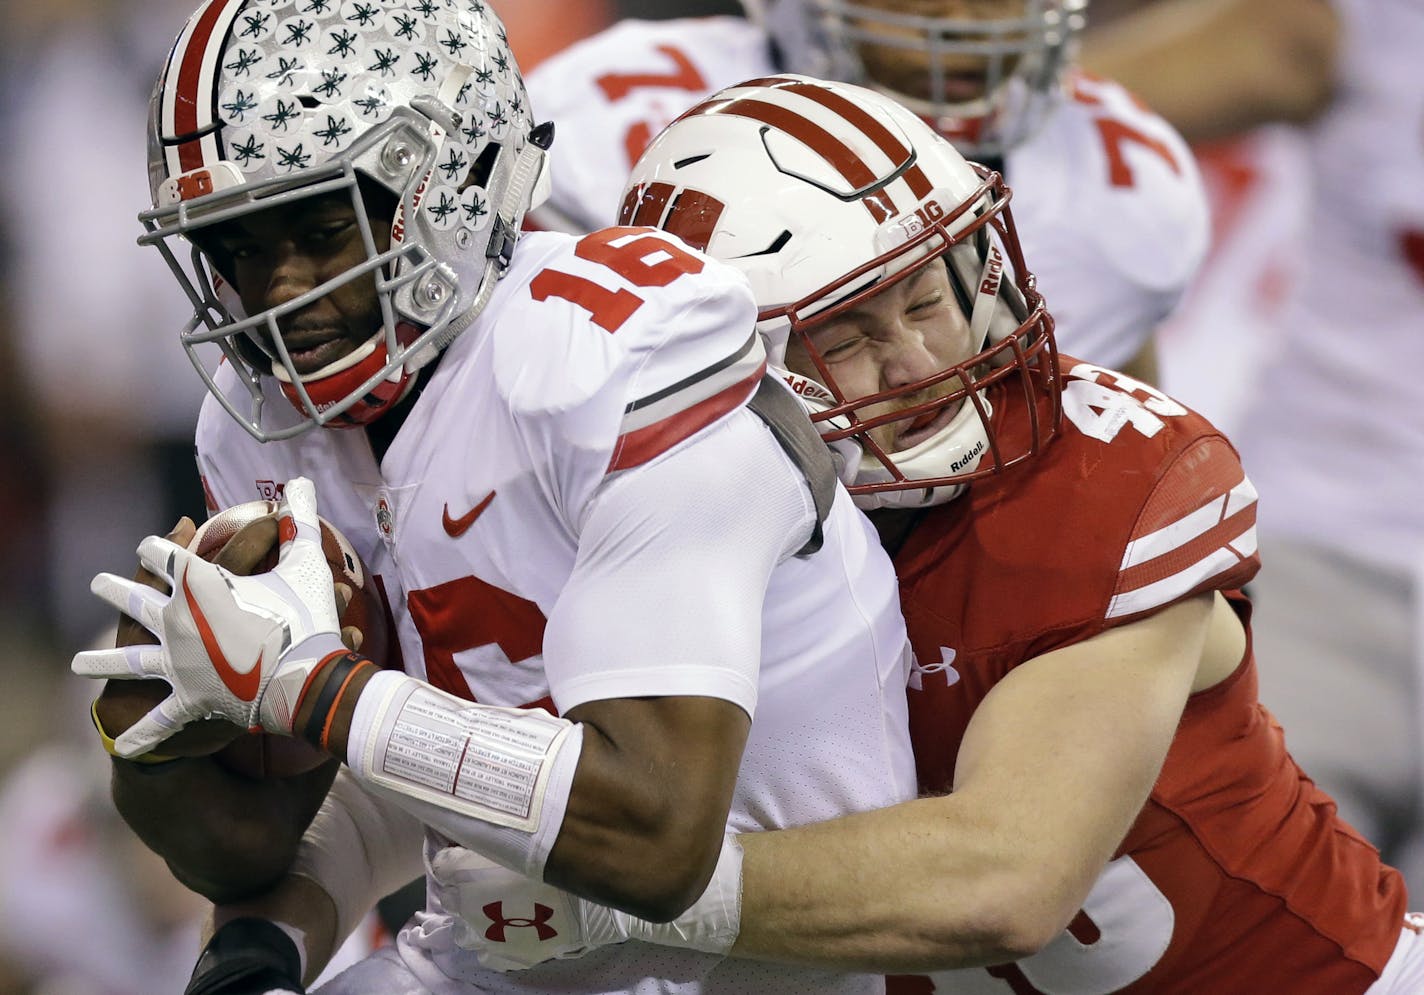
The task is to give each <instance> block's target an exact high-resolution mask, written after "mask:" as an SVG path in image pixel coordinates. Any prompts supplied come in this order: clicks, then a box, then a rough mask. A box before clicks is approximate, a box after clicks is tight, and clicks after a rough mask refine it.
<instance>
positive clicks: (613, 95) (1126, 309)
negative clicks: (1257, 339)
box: [529, 0, 1208, 380]
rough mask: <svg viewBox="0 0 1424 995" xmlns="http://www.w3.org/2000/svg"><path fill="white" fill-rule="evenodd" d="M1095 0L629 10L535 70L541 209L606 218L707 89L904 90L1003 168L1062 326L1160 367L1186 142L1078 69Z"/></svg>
mask: <svg viewBox="0 0 1424 995" xmlns="http://www.w3.org/2000/svg"><path fill="white" fill-rule="evenodd" d="M1086 6H1087V4H1086V0H977V2H974V3H967V2H963V0H933V2H929V3H924V2H910V0H867V2H864V3H846V2H842V0H766V2H762V0H748V3H747V9H748V18H747V19H746V20H743V19H740V18H735V17H721V18H712V19H696V20H692V19H688V20H672V21H653V22H641V21H624V22H621V23H619V24H616V25H614V26H613V27H612V28H610V29H608V30H607V31H605V32H603V33H601V34H599V35H597V36H595V37H593V38H591V39H587V40H585V41H582V42H579V43H577V44H575V45H573V46H571V47H570V48H568V49H566V50H565V51H564V52H562V53H560V54H559V55H557V56H555V57H554V58H552V59H550V60H548V61H547V62H546V63H544V64H543V65H541V66H540V67H539V68H538V69H537V70H536V71H535V72H533V73H531V74H530V77H529V87H530V93H531V96H532V98H533V100H534V102H535V104H536V105H537V106H538V107H539V108H540V113H541V114H543V115H546V116H548V117H550V118H552V119H553V120H554V122H555V125H556V128H557V130H558V133H559V135H560V143H561V145H562V146H563V148H561V150H560V152H561V154H556V155H555V156H554V157H553V160H552V161H553V170H554V193H553V195H552V196H551V198H550V199H549V201H548V202H546V204H545V205H544V206H543V207H541V208H540V209H538V210H536V211H535V212H534V213H533V215H532V218H533V221H534V222H535V223H537V224H539V225H542V226H544V227H549V228H558V229H564V230H572V231H584V230H588V229H591V228H597V227H600V226H602V225H605V224H608V223H610V222H611V221H612V220H613V219H614V217H615V212H616V211H617V209H618V198H619V194H620V191H621V190H622V186H623V179H624V175H625V171H626V169H627V167H628V166H629V165H630V164H631V163H632V162H633V161H634V160H635V159H636V158H637V157H638V155H639V154H640V153H641V152H642V150H643V148H644V147H645V146H646V145H647V143H648V141H649V140H650V139H651V138H652V136H653V135H655V134H657V133H658V131H659V130H660V129H661V128H662V127H663V126H664V125H665V124H667V123H668V122H669V121H671V120H672V119H673V118H675V117H676V116H677V115H678V114H680V113H682V112H683V111H684V110H686V109H687V108H688V107H690V106H692V104H694V103H696V102H697V101H698V100H700V99H702V98H703V97H705V96H706V95H707V94H709V93H711V92H712V91H714V90H717V89H719V88H721V87H723V86H726V85H728V84H730V83H734V82H738V81H740V80H745V79H753V78H756V77H759V76H766V75H770V74H772V73H775V72H779V71H783V70H787V71H791V72H803V73H808V74H810V75H813V76H818V77H824V78H830V79H840V80H846V81H849V82H853V83H864V84H866V85H868V86H871V87H873V88H875V89H878V90H881V91H882V92H885V93H887V94H889V95H890V96H892V97H894V98H896V99H898V100H900V101H902V102H903V103H905V104H906V105H907V106H909V107H910V108H912V109H913V110H914V111H915V112H916V113H918V114H920V115H921V116H922V117H923V118H924V119H925V120H926V121H927V122H928V123H929V124H930V125H931V126H932V127H934V128H936V129H937V130H938V131H940V133H941V134H944V135H945V136H946V137H948V138H949V139H950V140H951V141H953V142H954V143H955V145H956V147H957V148H958V149H959V150H960V152H961V153H963V154H964V155H965V156H966V157H967V158H970V159H973V160H976V161H980V162H986V163H988V164H990V165H991V166H993V167H994V168H996V169H1000V170H1001V171H1002V172H1003V174H1004V175H1005V177H1006V178H1007V180H1008V181H1009V182H1010V183H1011V184H1012V185H1013V187H1014V189H1015V191H1017V192H1016V194H1015V197H1016V200H1015V203H1014V211H1015V214H1016V215H1017V217H1018V218H1019V219H1020V222H1021V223H1022V227H1023V231H1024V233H1025V236H1024V237H1025V238H1026V239H1027V240H1028V241H1027V243H1026V248H1027V250H1028V251H1029V253H1030V255H1031V256H1032V257H1033V258H1034V259H1035V260H1036V261H1037V267H1038V277H1039V281H1040V285H1041V287H1042V289H1043V291H1044V293H1045V294H1046V295H1047V297H1048V299H1050V300H1052V301H1053V302H1054V314H1055V316H1056V318H1057V322H1058V331H1059V335H1060V336H1061V337H1062V340H1063V342H1064V343H1065V347H1066V348H1067V349H1069V350H1070V351H1071V352H1073V353H1074V354H1076V355H1080V356H1088V357H1090V358H1092V359H1093V360H1094V361H1095V362H1100V363H1103V364H1104V365H1106V366H1110V367H1113V368H1117V369H1124V370H1126V371H1128V372H1130V373H1133V374H1135V375H1137V376H1139V377H1141V378H1143V379H1147V380H1151V379H1153V378H1154V376H1155V374H1154V372H1153V371H1154V364H1153V360H1152V350H1151V338H1152V334H1153V330H1154V329H1155V328H1156V326H1157V325H1158V324H1159V323H1160V322H1161V321H1162V319H1163V318H1164V317H1166V315H1167V314H1168V313H1169V312H1170V311H1171V309H1172V307H1173V306H1174V305H1175V303H1176V302H1177V299H1178V298H1179V297H1180V295H1181V293H1182V290H1183V288H1184V287H1185V286H1186V284H1187V282H1188V281H1189V280H1190V279H1191V277H1192V275H1193V274H1194V273H1195V271H1196V268H1197V265H1198V263H1199V262H1200V260H1201V257H1202V253H1203V252H1204V251H1205V249H1206V244H1207V235H1208V224H1207V211H1206V203H1205V200H1204V197H1203V193H1202V189H1201V185H1200V180H1199V178H1198V175H1197V170H1196V165H1195V163H1194V162H1193V159H1192V156H1191V153H1190V151H1188V149H1187V147H1186V145H1185V144H1184V143H1183V142H1182V140H1181V139H1180V138H1179V137H1178V136H1177V134H1176V133H1175V132H1174V131H1173V130H1172V128H1171V126H1170V125H1168V124H1167V123H1166V122H1164V121H1163V120H1162V119H1161V118H1160V117H1158V116H1157V115H1156V114H1154V113H1153V112H1152V111H1150V110H1149V109H1147V108H1146V107H1144V106H1142V105H1141V104H1140V103H1139V102H1137V101H1136V100H1135V99H1134V98H1133V97H1132V95H1131V94H1129V93H1127V92H1126V91H1125V90H1123V89H1122V87H1120V86H1118V85H1117V84H1115V83H1113V82H1111V81H1109V80H1104V79H1098V78H1095V77H1093V76H1090V75H1088V74H1086V73H1083V72H1080V71H1077V70H1074V69H1073V68H1072V64H1073V54H1074V49H1075V46H1076V37H1077V34H1078V31H1079V29H1080V28H1081V27H1082V23H1083V18H1084V11H1085V8H1086Z"/></svg>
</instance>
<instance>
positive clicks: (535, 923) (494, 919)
mask: <svg viewBox="0 0 1424 995" xmlns="http://www.w3.org/2000/svg"><path fill="white" fill-rule="evenodd" d="M481 911H483V912H484V914H485V915H486V916H488V917H489V920H490V923H491V926H490V928H489V929H487V930H485V939H486V940H489V941H491V942H493V943H504V942H505V936H504V931H505V930H506V929H508V928H509V927H511V926H512V927H514V928H516V929H525V928H528V927H531V926H532V927H533V928H534V931H535V932H536V933H537V934H538V936H539V939H541V940H552V939H553V938H554V937H556V936H558V935H559V931H558V930H557V929H555V928H554V927H553V926H550V925H549V920H550V919H552V918H554V910H553V909H552V908H550V907H549V906H547V905H541V904H540V903H538V902H535V903H534V917H533V918H532V919H511V918H507V917H506V916H505V914H504V903H503V902H490V903H489V904H488V905H486V906H485V907H484V908H483V909H482V910H481Z"/></svg>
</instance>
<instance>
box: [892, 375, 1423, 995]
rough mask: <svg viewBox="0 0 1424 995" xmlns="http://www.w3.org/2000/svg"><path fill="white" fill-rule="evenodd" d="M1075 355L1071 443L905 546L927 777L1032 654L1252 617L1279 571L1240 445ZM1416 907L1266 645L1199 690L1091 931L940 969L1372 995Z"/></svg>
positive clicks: (1013, 416) (1101, 883) (949, 980)
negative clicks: (1303, 739) (1195, 605)
mask: <svg viewBox="0 0 1424 995" xmlns="http://www.w3.org/2000/svg"><path fill="white" fill-rule="evenodd" d="M1061 367H1062V370H1063V372H1064V373H1065V375H1066V376H1065V381H1064V418H1063V425H1062V430H1061V432H1060V435H1059V437H1058V438H1057V439H1056V440H1054V442H1053V443H1052V444H1051V445H1050V446H1049V447H1048V448H1047V449H1046V450H1045V452H1044V453H1042V454H1041V455H1040V456H1038V457H1036V458H1034V459H1032V460H1028V461H1025V462H1023V463H1021V464H1019V465H1017V466H1016V467H1013V468H1011V469H1010V470H1008V471H1006V472H1005V473H1002V474H1000V475H998V476H996V477H991V478H988V479H986V480H982V481H978V482H976V483H975V484H973V485H972V486H971V487H970V489H969V490H968V491H967V492H966V493H965V494H964V495H963V496H961V497H960V498H959V499H958V500H955V501H953V502H950V503H949V504H947V505H944V506H942V507H940V508H937V509H935V510H933V511H931V512H930V513H928V514H927V515H926V516H925V517H924V518H923V519H922V520H921V522H920V523H918V524H917V526H916V527H915V529H914V531H913V532H912V533H911V535H910V538H909V540H908V542H907V543H906V544H905V546H904V548H903V549H902V550H901V551H900V553H899V555H898V556H897V557H896V569H897V572H898V574H899V576H900V580H901V596H902V599H903V603H904V610H905V617H906V620H907V622H908V623H909V630H910V638H911V641H912V642H913V644H914V648H915V655H916V657H917V659H918V661H919V663H918V666H917V671H916V674H915V676H914V678H913V679H912V681H911V690H910V716H911V733H912V736H913V739H914V745H915V753H916V757H917V761H918V764H919V773H920V779H921V785H920V786H921V788H922V790H924V791H926V792H944V791H948V790H949V789H950V788H951V786H952V782H953V775H954V765H955V758H956V755H957V753H958V749H959V744H960V742H961V740H962V738H963V735H964V730H965V727H966V726H967V725H968V723H969V720H970V717H971V716H972V715H973V714H974V710H975V708H977V707H978V705H979V702H980V701H982V700H983V698H984V696H985V695H986V694H987V693H988V691H989V689H990V688H992V687H993V686H994V685H995V684H996V683H997V682H998V681H999V680H1000V679H1001V678H1003V677H1004V675H1005V674H1007V673H1008V672H1009V671H1010V670H1012V669H1013V668H1014V667H1016V666H1018V664H1020V663H1022V662H1024V661H1026V660H1030V659H1033V658H1034V657H1037V656H1040V655H1042V654H1044V653H1047V652H1049V651H1050V650H1053V649H1056V648H1058V647H1061V646H1066V645H1070V644H1072V643H1076V642H1078V641H1080V640H1083V639H1088V638H1091V637H1092V636H1095V635H1097V634H1098V633H1100V632H1103V631H1105V630H1107V629H1109V628H1111V627H1113V626H1116V625H1121V624H1124V623H1128V622H1132V621H1134V620H1137V619H1140V618H1143V617H1145V616H1146V615H1148V614H1150V613H1152V612H1154V611H1157V610H1159V609H1161V608H1163V607H1165V606H1166V605H1169V604H1172V603H1174V602H1176V601H1179V600H1182V599H1184V598H1188V597H1191V596H1192V595H1195V594H1197V593H1199V592H1203V591H1211V590H1221V591H1223V592H1225V593H1226V596H1227V597H1228V598H1229V599H1230V601H1231V604H1232V606H1233V607H1234V608H1235V609H1236V611H1237V613H1238V614H1239V615H1240V617H1241V619H1242V621H1243V623H1245V622H1249V617H1250V607H1249V603H1248V602H1247V600H1246V599H1245V598H1244V597H1243V596H1242V595H1241V594H1240V593H1239V592H1238V591H1237V588H1239V587H1240V586H1241V585H1242V584H1244V583H1245V582H1246V581H1247V580H1249V579H1250V578H1251V577H1252V576H1253V575H1254V574H1255V572H1256V570H1257V567H1258V565H1259V562H1258V559H1257V556H1256V531H1255V510H1256V494H1255V490H1254V489H1253V488H1252V487H1251V484H1250V481H1249V480H1248V479H1247V478H1246V475H1245V473H1244V471H1243V470H1242V468H1241V464H1240V461H1239V459H1238V458H1237V455H1236V451H1235V449H1233V448H1232V446H1231V444H1230V443H1229V442H1228V441H1227V440H1226V439H1225V438H1224V437H1223V436H1222V435H1221V434H1220V433H1219V432H1218V431H1217V430H1216V429H1215V428H1213V427H1212V426H1211V424H1210V423H1208V422H1207V421H1206V420H1205V419H1204V418H1202V417H1201V416H1199V415H1197V414H1195V413H1194V412H1191V411H1189V410H1187V409H1186V408H1184V407H1182V406H1181V405H1179V404H1177V403H1176V402H1175V401H1173V400H1171V399H1170V398H1168V397H1166V396H1165V395H1163V394H1161V393H1160V392H1158V391H1156V390H1155V389H1153V388H1151V387H1148V386H1146V385H1144V384H1141V383H1139V382H1137V381H1135V380H1131V379H1130V378H1127V377H1125V376H1123V375H1121V374H1117V373H1113V372H1110V371H1107V370H1103V369H1101V368H1099V367H1095V366H1091V365H1089V364H1086V363H1081V362H1079V361H1077V360H1074V359H1071V358H1069V357H1062V358H1061ZM996 417H997V418H998V420H999V424H998V425H997V426H996V429H997V431H999V432H1000V433H1008V434H1009V435H1014V434H1018V433H1021V432H1024V431H1026V430H1027V428H1026V422H1027V418H1026V412H1025V411H1024V410H1023V408H1022V406H1018V407H1012V406H1007V405H1005V406H1002V410H1000V411H998V412H997V413H996ZM1248 635H1249V628H1248ZM1405 904H1406V896H1405V890H1404V883H1403V880H1402V879H1401V877H1400V875H1399V874H1398V872H1396V871H1395V870H1393V869H1392V868H1389V867H1386V866H1385V865H1383V864H1381V863H1380V859H1379V854H1378V852H1377V851H1376V850H1375V848H1374V847H1373V846H1371V845H1370V844H1369V843H1367V842H1366V841H1365V840H1364V839H1363V838H1361V837H1360V836H1359V834H1357V833H1356V832H1355V831H1354V830H1353V829H1351V828H1350V827H1349V826H1347V825H1346V824H1345V823H1343V822H1341V821H1340V820H1339V819H1338V818H1336V816H1335V805H1334V803H1333V802H1332V801H1331V800H1330V799H1329V797H1327V796H1326V795H1325V794H1323V793H1322V792H1320V791H1319V790H1318V789H1317V788H1316V787H1315V785H1314V784H1313V783H1312V782H1311V781H1310V780H1309V779H1308V778H1307V777H1306V776H1305V775H1304V774H1302V773H1301V771H1300V770H1299V768H1297V767H1296V766H1295V764H1294V763H1293V762H1292V760H1291V758H1290V756H1289V755H1288V754H1287V753H1286V750H1285V746H1284V743H1283V739H1282V734H1281V729H1280V726H1279V725H1277V724H1276V722H1275V721H1274V720H1273V719H1272V718H1271V716H1270V714H1269V713H1268V712H1267V711H1266V710H1265V709H1264V708H1263V707H1262V706H1261V704H1260V702H1259V701H1258V700H1257V695H1256V670H1255V661H1254V658H1253V656H1252V654H1251V650H1250V646H1249V641H1248V647H1247V651H1246V654H1245V657H1244V658H1243V659H1242V661H1241V664H1240V666H1239V667H1238V668H1237V669H1236V671H1235V672H1234V673H1233V674H1232V675H1231V676H1230V677H1228V678H1227V679H1226V680H1225V681H1223V682H1222V683H1220V684H1218V685H1217V686H1215V687H1212V688H1209V689H1207V690H1205V691H1202V692H1200V693H1198V694H1196V695H1193V696H1192V697H1191V698H1190V699H1189V700H1188V703H1187V706H1186V710H1185V712H1184V714H1183V716H1182V721H1181V725H1180V727H1179V728H1178V731H1177V736H1176V739H1175V740H1174V741H1173V744H1172V747H1171V750H1170V751H1169V752H1168V754H1167V759H1166V763H1165V765H1164V767H1163V769H1162V773H1161V776H1160V777H1159V778H1158V780H1157V784H1156V786H1155V787H1154V789H1153V791H1152V795H1151V798H1150V799H1149V801H1148V803H1147V805H1146V806H1145V807H1144V808H1143V810H1142V813H1141V815H1139V816H1138V819H1137V821H1136V823H1135V824H1134V825H1133V827H1132V830H1131V831H1130V832H1129V834H1128V836H1127V839H1126V840H1125V841H1124V843H1123V846H1122V848H1121V849H1120V850H1119V851H1118V854H1117V858H1116V859H1115V860H1113V861H1112V862H1111V863H1109V864H1108V866H1107V867H1106V868H1105V869H1104V871H1103V874H1102V875H1101V876H1100V877H1099V879H1098V881H1097V883H1096V884H1095V886H1094V888H1093V891H1092V893H1091V894H1090V895H1089V897H1088V900H1087V901H1086V902H1085V904H1084V909H1083V911H1082V912H1081V913H1080V914H1079V915H1078V916H1077V918H1076V919H1075V920H1074V921H1073V923H1072V924H1071V925H1070V927H1069V929H1068V930H1067V931H1065V932H1064V933H1063V934H1061V935H1060V936H1059V937H1058V938H1056V939H1055V940H1054V941H1053V942H1052V943H1050V944H1049V945H1048V946H1047V947H1045V948H1044V949H1043V950H1042V951H1040V952H1039V953H1038V954H1036V955H1034V956H1033V957H1030V958H1027V959H1025V960H1022V961H1019V962H1017V963H1015V964H1010V965H1003V966H1001V967H996V968H988V969H973V970H965V971H951V972H946V973H945V974H943V975H939V976H936V981H938V982H939V985H938V989H939V990H940V991H954V992H975V993H977V992H985V993H989V992H1002V993H1011V995H1028V993H1035V992H1037V993H1043V995H1053V993H1055V992H1068V991H1071V992H1074V993H1077V995H1093V993H1099V992H1101V993H1104V995H1106V993H1109V992H1127V993H1132V995H1146V993H1152V995H1178V993H1180V995H1188V993H1190V995H1200V993H1203V992H1210V993H1212V995H1229V993H1242V995H1245V993H1252V995H1256V993H1260V992H1268V991H1290V992H1293V993H1303V992H1311V993H1315V992H1318V993H1330V995H1346V993H1359V992H1363V991H1364V990H1365V989H1366V988H1368V987H1369V985H1370V983H1371V982H1372V981H1374V980H1375V978H1377V977H1378V976H1379V973H1380V970H1381V969H1382V968H1383V966H1384V964H1385V962H1386V961H1387V960H1388V959H1389V956H1390V954H1391V952H1392V951H1393V949H1394V946H1395V943H1396V941H1397V940H1398V938H1399V931H1400V927H1401V925H1402V917H1403V915H1404V912H1405ZM931 984H932V982H929V981H927V980H926V979H923V978H921V979H892V981H891V984H890V991H891V992H901V993H907V992H924V991H931V990H934V988H932V987H931Z"/></svg>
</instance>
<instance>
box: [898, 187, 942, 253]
mask: <svg viewBox="0 0 1424 995" xmlns="http://www.w3.org/2000/svg"><path fill="white" fill-rule="evenodd" d="M944 215H945V209H944V205H943V204H942V203H940V201H939V199H938V196H937V194H935V193H931V194H930V195H929V196H928V197H926V198H925V199H924V200H923V201H921V202H920V206H919V207H917V208H915V209H914V210H913V211H911V212H910V213H909V214H906V215H904V216H903V217H901V218H899V219H897V220H896V221H894V222H893V223H892V226H891V227H892V230H894V229H899V235H900V237H899V239H897V241H902V242H908V241H909V240H910V239H912V238H914V237H915V236H916V235H918V234H920V232H922V231H924V230H925V229H926V228H929V227H930V226H931V225H933V224H935V222H937V221H939V220H940V219H941V218H943V217H944Z"/></svg>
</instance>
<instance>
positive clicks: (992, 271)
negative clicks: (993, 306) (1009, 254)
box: [979, 249, 1004, 297]
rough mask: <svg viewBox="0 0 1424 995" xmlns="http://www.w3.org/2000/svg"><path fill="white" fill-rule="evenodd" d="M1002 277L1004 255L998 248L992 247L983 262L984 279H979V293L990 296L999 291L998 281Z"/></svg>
mask: <svg viewBox="0 0 1424 995" xmlns="http://www.w3.org/2000/svg"><path fill="white" fill-rule="evenodd" d="M1003 278H1004V257H1003V256H1001V255H999V250H998V249H992V250H991V251H990V253H989V259H988V261H987V262H986V263H985V264H984V279H983V280H981V281H979V293H981V294H984V295H985V296H988V297H992V296H994V295H995V294H997V293H998V292H999V281H1000V280H1002V279H1003Z"/></svg>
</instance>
